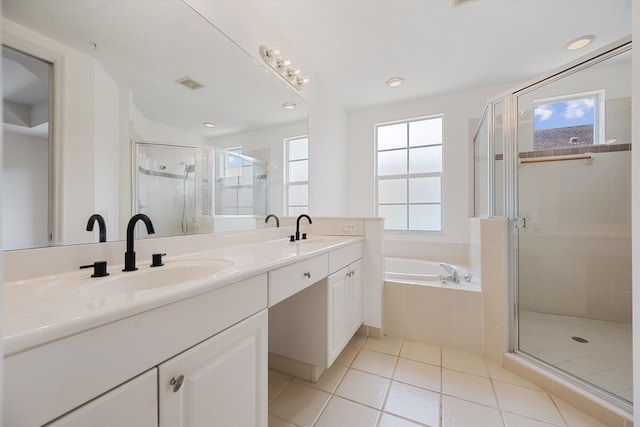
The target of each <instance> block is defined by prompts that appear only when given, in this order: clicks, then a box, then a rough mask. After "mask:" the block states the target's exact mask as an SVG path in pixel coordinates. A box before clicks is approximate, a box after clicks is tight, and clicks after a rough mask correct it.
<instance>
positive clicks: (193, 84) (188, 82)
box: [176, 77, 204, 90]
mask: <svg viewBox="0 0 640 427" xmlns="http://www.w3.org/2000/svg"><path fill="white" fill-rule="evenodd" d="M176 82H177V83H180V84H181V85H182V86H185V87H188V88H189V89H193V90H196V89H200V88H201V87H204V85H203V84H201V83H198V82H197V81H195V80H193V79H192V78H191V77H183V78H181V79H178V80H176Z"/></svg>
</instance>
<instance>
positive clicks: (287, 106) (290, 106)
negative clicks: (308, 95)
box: [282, 102, 296, 110]
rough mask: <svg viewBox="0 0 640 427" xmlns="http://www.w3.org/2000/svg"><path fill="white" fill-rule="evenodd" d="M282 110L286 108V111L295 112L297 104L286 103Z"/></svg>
mask: <svg viewBox="0 0 640 427" xmlns="http://www.w3.org/2000/svg"><path fill="white" fill-rule="evenodd" d="M282 108H284V109H285V110H295V109H296V104H294V103H293V102H285V103H284V104H282Z"/></svg>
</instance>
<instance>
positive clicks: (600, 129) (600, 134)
mask: <svg viewBox="0 0 640 427" xmlns="http://www.w3.org/2000/svg"><path fill="white" fill-rule="evenodd" d="M585 98H595V99H596V101H595V102H594V104H593V145H600V144H604V143H605V108H604V103H605V90H604V89H599V90H591V91H587V92H577V93H571V94H568V95H559V96H550V97H548V98H540V99H534V100H533V108H532V111H534V112H535V109H536V107H537V106H539V105H546V104H557V103H560V102H569V101H577V100H581V99H585ZM532 128H533V135H534V136H533V138H534V140H533V141H534V142H533V144H534V147H535V132H536V128H535V117H534V119H533V126H532ZM554 129H562V128H554ZM588 145H589V144H585V145H583V146H588ZM558 148H573V146H571V145H568V144H567V145H566V147H565V146H561V147H558ZM556 149H557V148H556ZM543 150H544V149H540V150H536V151H543Z"/></svg>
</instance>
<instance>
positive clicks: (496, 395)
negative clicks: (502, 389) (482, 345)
mask: <svg viewBox="0 0 640 427" xmlns="http://www.w3.org/2000/svg"><path fill="white" fill-rule="evenodd" d="M482 360H483V362H484V366H485V368H486V369H487V373H488V374H489V381H490V382H491V390H493V398H494V399H496V405H497V406H498V414H499V415H500V419H501V420H502V425H503V426H506V425H507V420H505V418H504V412H503V411H502V407H501V406H500V399H498V392H497V391H496V386H495V384H494V383H493V381H494V378H493V377H492V376H491V371H490V370H489V366H488V365H487V362H486V360H484V358H483V359H482Z"/></svg>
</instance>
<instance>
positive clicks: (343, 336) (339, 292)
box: [327, 259, 363, 366]
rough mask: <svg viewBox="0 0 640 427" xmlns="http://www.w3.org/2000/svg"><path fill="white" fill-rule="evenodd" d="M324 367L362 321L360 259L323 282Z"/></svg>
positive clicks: (334, 358)
mask: <svg viewBox="0 0 640 427" xmlns="http://www.w3.org/2000/svg"><path fill="white" fill-rule="evenodd" d="M327 301H328V310H329V311H328V314H327V343H328V352H327V360H328V365H329V366H331V364H332V363H333V362H334V361H335V360H336V358H337V357H338V356H339V355H340V353H341V352H342V350H343V349H344V347H345V346H346V345H347V343H348V342H349V340H350V339H351V337H352V336H353V335H354V334H355V333H356V331H357V330H358V328H359V327H360V325H362V321H363V282H362V260H361V259H359V260H357V261H355V262H353V263H351V264H349V265H348V266H346V267H344V268H342V269H341V270H338V271H337V272H335V273H333V274H332V275H330V276H329V277H328V279H327Z"/></svg>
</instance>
